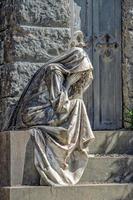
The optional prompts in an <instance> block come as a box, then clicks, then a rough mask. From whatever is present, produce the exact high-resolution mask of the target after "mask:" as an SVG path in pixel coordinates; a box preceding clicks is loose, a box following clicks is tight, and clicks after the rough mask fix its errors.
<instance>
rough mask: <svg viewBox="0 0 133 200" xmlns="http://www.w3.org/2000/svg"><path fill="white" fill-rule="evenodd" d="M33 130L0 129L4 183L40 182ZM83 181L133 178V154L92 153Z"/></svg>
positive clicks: (0, 179) (1, 182) (0, 170)
mask: <svg viewBox="0 0 133 200" xmlns="http://www.w3.org/2000/svg"><path fill="white" fill-rule="evenodd" d="M30 134H31V132H30V131H9V132H2V133H0V158H1V159H0V185H1V186H8V185H10V186H14V185H38V184H39V179H40V177H39V175H38V173H37V172H36V169H35V166H34V148H33V144H32V141H31V137H30V136H31V135H30ZM97 134H98V133H96V134H95V135H96V137H97ZM116 134H117V133H116ZM99 135H100V134H99ZM129 135H131V134H129ZM101 137H103V136H102V134H101ZM130 138H131V137H130ZM100 139H101V138H100ZM96 140H97V139H96ZM97 141H98V140H97ZM130 141H131V140H130ZM96 143H97V142H96ZM92 144H93V145H95V144H94V143H92ZM92 144H91V145H92ZM118 144H119V143H118ZM118 146H119V145H118ZM95 147H98V145H95ZM118 152H119V151H118ZM90 156H93V155H92V154H90ZM81 182H82V183H84V182H133V156H131V155H120V154H119V155H110V154H109V155H105V156H99V155H97V156H96V155H95V156H94V157H90V158H89V161H88V165H87V168H86V170H85V172H84V175H83V177H82V179H81Z"/></svg>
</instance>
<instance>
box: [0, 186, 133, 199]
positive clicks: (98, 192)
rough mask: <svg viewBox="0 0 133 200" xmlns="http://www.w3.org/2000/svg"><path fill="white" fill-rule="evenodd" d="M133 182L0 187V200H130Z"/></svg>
mask: <svg viewBox="0 0 133 200" xmlns="http://www.w3.org/2000/svg"><path fill="white" fill-rule="evenodd" d="M132 197H133V184H86V185H77V186H68V187H47V186H46V187H26V186H23V187H19V186H18V187H6V188H0V199H1V200H44V199H45V200H62V199H63V200H68V199H69V200H75V199H76V200H81V199H82V200H87V199H88V200H103V199H106V200H132Z"/></svg>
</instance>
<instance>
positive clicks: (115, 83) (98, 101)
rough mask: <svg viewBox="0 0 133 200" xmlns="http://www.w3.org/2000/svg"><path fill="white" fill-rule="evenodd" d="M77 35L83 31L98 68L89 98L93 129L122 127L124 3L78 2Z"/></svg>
mask: <svg viewBox="0 0 133 200" xmlns="http://www.w3.org/2000/svg"><path fill="white" fill-rule="evenodd" d="M73 13H75V14H74V15H73V19H74V20H73V28H72V29H73V31H75V30H79V29H81V30H82V31H83V32H84V34H85V37H86V40H87V42H88V48H87V49H86V51H87V53H88V55H89V57H90V59H91V61H92V63H93V66H94V73H93V74H94V80H93V84H92V85H91V87H90V88H89V89H88V91H87V92H86V94H85V98H84V99H85V103H86V107H87V111H88V115H89V118H90V121H91V125H92V127H93V129H96V130H102V129H117V128H121V127H122V81H121V80H122V78H121V0H117V1H116V0H85V1H83V0H74V4H73Z"/></svg>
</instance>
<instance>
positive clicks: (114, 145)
mask: <svg viewBox="0 0 133 200" xmlns="http://www.w3.org/2000/svg"><path fill="white" fill-rule="evenodd" d="M94 135H95V140H94V142H93V143H90V154H102V155H103V154H104V155H105V154H106V155H107V154H130V155H132V154H133V131H128V130H116V131H94Z"/></svg>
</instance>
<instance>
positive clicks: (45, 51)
mask: <svg viewBox="0 0 133 200" xmlns="http://www.w3.org/2000/svg"><path fill="white" fill-rule="evenodd" d="M69 40H70V29H67V28H37V27H26V26H23V27H21V31H19V32H15V33H14V36H13V44H14V45H13V47H14V49H13V56H14V59H15V60H20V61H21V60H23V61H31V62H46V61H48V60H49V59H51V58H53V57H54V56H57V55H59V54H61V53H62V52H64V51H65V50H66V49H68V44H69Z"/></svg>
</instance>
